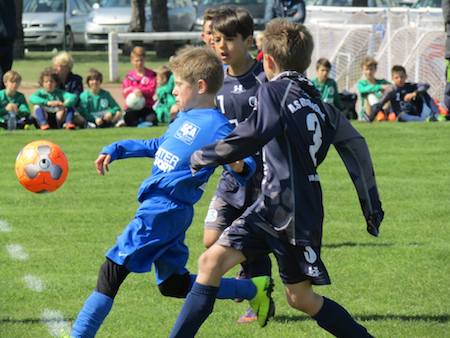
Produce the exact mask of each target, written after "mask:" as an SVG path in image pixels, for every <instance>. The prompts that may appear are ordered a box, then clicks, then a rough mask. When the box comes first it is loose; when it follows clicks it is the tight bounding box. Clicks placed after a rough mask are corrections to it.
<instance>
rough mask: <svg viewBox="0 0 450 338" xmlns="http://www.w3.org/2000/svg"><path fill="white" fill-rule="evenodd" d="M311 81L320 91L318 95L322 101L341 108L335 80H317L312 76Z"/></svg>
mask: <svg viewBox="0 0 450 338" xmlns="http://www.w3.org/2000/svg"><path fill="white" fill-rule="evenodd" d="M312 83H313V84H314V87H316V89H317V90H318V91H319V92H320V97H321V98H322V101H323V102H326V103H329V104H331V105H333V106H335V107H336V108H338V109H342V108H343V107H342V103H341V98H340V96H339V91H338V88H337V83H336V81H334V80H333V79H330V78H328V79H327V80H326V81H325V82H319V80H318V79H317V78H314V79H312Z"/></svg>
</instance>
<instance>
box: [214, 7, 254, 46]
mask: <svg viewBox="0 0 450 338" xmlns="http://www.w3.org/2000/svg"><path fill="white" fill-rule="evenodd" d="M212 30H213V31H217V32H219V33H221V34H223V35H225V36H227V37H235V36H237V35H238V34H240V35H241V36H242V38H243V39H246V38H248V37H249V36H253V30H254V24H253V17H252V16H251V14H250V13H249V12H248V11H247V10H246V9H244V8H241V7H236V8H231V7H220V8H219V9H217V10H216V12H215V13H214V17H213V18H212Z"/></svg>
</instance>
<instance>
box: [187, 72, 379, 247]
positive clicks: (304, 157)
mask: <svg viewBox="0 0 450 338" xmlns="http://www.w3.org/2000/svg"><path fill="white" fill-rule="evenodd" d="M257 98H258V101H257V110H256V111H255V112H254V113H253V114H252V115H251V116H250V117H249V118H248V119H247V120H246V121H245V122H243V123H241V124H239V125H238V126H237V127H236V128H235V130H234V131H233V132H232V133H231V134H230V135H229V136H228V137H227V138H225V139H224V140H221V141H219V142H217V143H216V144H213V145H210V146H207V147H204V148H202V149H201V150H199V151H197V152H195V153H194V154H193V156H192V157H191V166H192V167H193V168H194V169H200V168H202V167H204V166H208V165H212V164H221V163H228V162H231V161H234V160H237V159H239V158H242V157H245V156H246V155H247V154H252V153H254V152H255V151H257V150H258V149H260V148H261V147H263V161H264V178H263V182H262V194H261V196H260V197H259V199H258V200H257V201H256V202H255V203H254V204H253V205H252V206H251V208H250V210H249V211H248V212H255V213H256V214H257V215H258V216H259V218H260V219H261V220H262V222H261V224H262V225H260V226H262V227H263V228H264V229H265V230H266V231H268V232H269V233H271V234H273V235H274V236H277V237H279V238H280V239H282V240H285V241H288V242H289V243H291V244H294V245H312V246H319V245H320V244H321V239H322V223H323V205H322V190H321V186H320V178H319V175H318V173H317V167H318V165H319V164H320V163H321V162H322V161H323V160H324V158H325V156H326V154H327V152H328V149H329V147H330V145H331V144H334V145H335V147H336V149H337V151H338V153H339V154H340V156H341V158H342V159H343V161H344V163H345V165H346V167H347V170H348V171H349V173H350V176H351V178H352V180H353V182H354V184H355V187H356V190H357V192H358V196H359V199H360V203H361V207H362V209H363V213H364V216H365V217H366V220H367V219H368V218H369V217H370V216H371V215H372V214H373V213H375V212H376V211H377V210H380V211H381V202H380V201H379V196H378V191H377V188H376V183H375V176H374V171H373V166H372V162H371V159H370V154H369V151H368V148H367V145H366V143H365V141H364V138H363V137H362V136H361V135H360V134H359V133H358V132H357V131H356V130H355V129H354V128H353V127H352V126H351V124H350V123H349V122H348V121H347V120H346V119H345V118H344V117H343V116H342V115H341V114H340V113H338V112H336V110H334V109H333V108H332V107H331V106H325V104H322V102H321V100H320V94H319V93H318V91H317V90H316V89H315V88H314V86H313V84H312V83H311V82H310V81H309V80H308V79H306V78H305V77H304V76H303V75H301V74H299V73H296V72H284V73H281V74H279V75H278V76H277V77H275V78H274V79H272V80H271V81H270V82H267V83H264V84H262V85H261V86H260V89H259V91H258V95H257Z"/></svg>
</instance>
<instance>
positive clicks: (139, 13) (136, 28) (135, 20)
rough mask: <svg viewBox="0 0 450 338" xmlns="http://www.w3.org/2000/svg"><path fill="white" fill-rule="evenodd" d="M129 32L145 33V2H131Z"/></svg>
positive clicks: (138, 0)
mask: <svg viewBox="0 0 450 338" xmlns="http://www.w3.org/2000/svg"><path fill="white" fill-rule="evenodd" d="M129 31H130V32H144V31H145V0H131V23H130V27H129Z"/></svg>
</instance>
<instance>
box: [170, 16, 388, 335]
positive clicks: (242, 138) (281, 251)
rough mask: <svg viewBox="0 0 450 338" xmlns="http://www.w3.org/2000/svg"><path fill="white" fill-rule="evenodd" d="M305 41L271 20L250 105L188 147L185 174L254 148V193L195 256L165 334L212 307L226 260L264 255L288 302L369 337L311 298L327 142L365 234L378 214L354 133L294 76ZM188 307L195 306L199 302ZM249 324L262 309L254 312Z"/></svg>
mask: <svg viewBox="0 0 450 338" xmlns="http://www.w3.org/2000/svg"><path fill="white" fill-rule="evenodd" d="M312 50H313V39H312V36H311V34H310V33H309V31H308V30H307V29H306V28H305V26H303V25H301V24H295V23H290V22H288V21H286V20H280V19H278V20H273V21H272V22H270V23H269V24H268V25H267V26H266V30H265V32H264V43H263V51H264V70H265V73H266V75H267V78H268V79H270V81H269V82H267V83H264V84H262V85H261V87H260V89H259V91H258V95H257V99H258V100H257V109H256V111H255V113H253V114H252V115H251V116H250V117H249V118H248V119H247V120H246V121H245V122H243V123H241V124H239V125H238V126H237V127H236V128H235V129H234V131H233V132H232V133H231V134H230V135H229V136H228V137H227V138H225V139H224V140H220V141H218V142H217V143H215V144H213V145H209V146H207V147H204V148H202V149H201V150H199V151H196V152H195V153H194V154H193V155H192V157H191V165H192V168H193V170H194V171H195V170H200V169H202V168H205V167H209V166H215V165H218V164H220V163H227V162H232V161H234V160H236V159H238V158H241V157H242V156H245V155H246V154H252V153H253V152H255V151H256V150H257V149H259V148H260V147H263V150H262V151H263V154H264V155H263V159H264V179H263V183H262V194H261V195H260V197H259V198H258V200H257V202H256V203H254V204H253V205H252V206H251V207H250V208H249V209H247V210H246V211H245V213H244V214H243V215H242V216H241V217H240V218H239V219H238V220H236V221H235V222H233V224H232V225H231V226H230V227H228V228H227V229H226V230H225V231H224V233H223V234H222V235H221V237H220V238H219V240H218V241H217V242H216V243H215V244H214V245H213V246H212V247H210V248H209V249H208V250H207V251H206V252H205V253H204V254H203V255H202V256H201V257H200V259H199V271H200V272H199V274H198V276H197V279H196V283H195V284H194V286H193V287H192V289H194V288H202V287H203V288H206V287H209V288H210V289H209V290H210V291H209V293H206V292H205V293H203V294H201V295H198V294H192V293H190V294H189V295H188V296H187V298H186V301H185V304H184V305H183V308H182V310H181V313H180V315H179V317H178V319H177V321H176V323H175V326H174V328H173V330H172V333H171V335H170V337H172V338H173V337H183V338H189V337H193V336H194V335H195V333H196V332H197V331H198V329H199V328H200V326H201V324H202V323H203V322H204V321H205V320H206V318H207V317H208V315H209V314H210V313H211V309H212V308H213V305H214V301H215V299H214V298H215V295H216V292H217V290H218V286H219V282H220V277H221V276H222V275H223V274H224V273H225V272H226V271H228V270H229V269H230V268H232V267H233V266H235V265H236V264H238V263H240V262H242V261H244V260H246V259H247V260H248V259H251V258H252V257H255V256H259V255H262V254H267V253H269V252H272V253H273V254H274V255H275V257H276V258H277V262H278V266H279V271H280V277H281V280H282V281H283V283H284V286H285V293H286V295H287V299H288V303H289V304H290V305H291V306H292V307H293V308H295V309H298V310H300V311H302V312H305V313H306V314H308V315H310V316H311V317H312V318H313V319H314V320H316V322H317V324H318V325H319V326H320V327H322V328H323V329H325V330H326V331H328V332H329V333H331V334H333V335H335V336H338V337H371V335H370V334H369V333H368V332H367V330H366V328H364V327H363V326H361V325H360V324H358V323H357V322H356V321H355V320H354V319H353V318H352V316H351V315H350V314H349V313H348V312H347V311H346V310H345V309H344V308H343V307H342V306H340V305H339V304H337V303H335V302H334V301H332V300H330V299H328V298H325V297H322V296H320V295H319V294H316V293H315V292H314V290H313V288H312V285H324V284H330V279H329V276H328V272H327V270H326V268H325V265H324V263H323V261H322V259H321V256H320V251H321V243H322V223H323V204H322V191H321V187H320V178H319V175H318V174H317V166H318V165H319V164H320V163H321V162H322V161H323V160H324V158H325V156H326V154H327V151H328V149H329V147H330V145H331V144H334V146H335V148H336V150H337V151H338V153H339V155H340V156H341V158H342V160H343V161H344V163H345V165H346V167H347V170H348V171H349V173H350V176H351V178H352V180H353V183H354V185H355V187H356V190H357V193H358V197H359V200H360V203H361V207H362V210H363V213H364V216H365V219H366V224H367V230H368V232H369V233H370V234H371V235H374V236H377V235H378V231H379V226H380V224H381V221H382V219H383V215H384V213H383V210H382V208H381V202H380V200H379V195H378V190H377V186H376V182H375V176H374V170H373V166H372V162H371V159H370V153H369V151H368V148H367V145H366V143H365V140H364V138H363V137H362V136H361V135H360V134H359V133H358V132H357V131H356V130H355V129H354V128H353V127H352V126H351V124H350V123H349V122H348V121H347V120H346V118H345V117H343V116H342V115H341V114H340V113H339V112H337V111H336V110H335V109H333V108H332V106H330V105H327V104H325V103H322V102H321V100H320V94H319V92H318V91H317V90H316V89H315V88H314V86H313V84H312V83H311V82H310V81H309V80H308V79H307V78H306V77H305V76H304V75H302V74H303V72H304V71H305V70H306V69H307V68H308V66H309V64H310V62H311V54H312ZM198 304H202V307H199V305H198ZM257 314H258V322H259V323H260V325H261V326H264V325H266V323H267V320H268V318H269V314H270V307H269V309H268V308H267V307H266V306H264V307H260V308H259V309H258V313H257Z"/></svg>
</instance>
